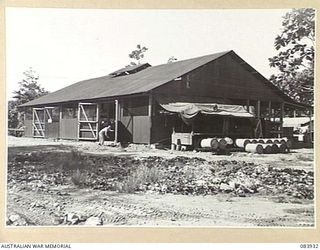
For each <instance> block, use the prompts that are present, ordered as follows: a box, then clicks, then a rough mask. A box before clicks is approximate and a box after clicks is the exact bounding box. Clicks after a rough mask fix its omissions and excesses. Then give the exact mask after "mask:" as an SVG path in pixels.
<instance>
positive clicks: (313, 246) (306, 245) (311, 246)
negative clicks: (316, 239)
mask: <svg viewBox="0 0 320 250" xmlns="http://www.w3.org/2000/svg"><path fill="white" fill-rule="evenodd" d="M300 248H305V249H318V248H319V244H310V243H309V244H300Z"/></svg>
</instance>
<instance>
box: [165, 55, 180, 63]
mask: <svg viewBox="0 0 320 250" xmlns="http://www.w3.org/2000/svg"><path fill="white" fill-rule="evenodd" d="M177 60H178V59H177V58H175V57H174V56H170V57H169V59H168V62H167V63H173V62H175V61H177Z"/></svg>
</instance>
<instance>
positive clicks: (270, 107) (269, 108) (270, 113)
mask: <svg viewBox="0 0 320 250" xmlns="http://www.w3.org/2000/svg"><path fill="white" fill-rule="evenodd" d="M271 117H272V103H271V101H269V103H268V118H269V120H270V121H271Z"/></svg>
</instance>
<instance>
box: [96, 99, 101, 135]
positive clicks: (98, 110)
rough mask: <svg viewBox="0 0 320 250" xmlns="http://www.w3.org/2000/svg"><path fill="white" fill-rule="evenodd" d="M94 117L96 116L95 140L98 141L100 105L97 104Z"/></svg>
mask: <svg viewBox="0 0 320 250" xmlns="http://www.w3.org/2000/svg"><path fill="white" fill-rule="evenodd" d="M96 112H97V113H96V115H97V118H96V121H97V124H96V131H97V132H96V140H98V139H99V129H100V127H99V125H100V103H97V110H96Z"/></svg>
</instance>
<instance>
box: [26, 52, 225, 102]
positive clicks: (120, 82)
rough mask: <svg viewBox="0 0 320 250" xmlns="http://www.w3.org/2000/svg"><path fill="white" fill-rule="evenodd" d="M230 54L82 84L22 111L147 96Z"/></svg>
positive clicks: (76, 84) (101, 78)
mask: <svg viewBox="0 0 320 250" xmlns="http://www.w3.org/2000/svg"><path fill="white" fill-rule="evenodd" d="M229 52H230V51H226V52H221V53H216V54H211V55H206V56H201V57H196V58H192V59H188V60H183V61H178V62H173V63H170V64H161V65H158V66H154V67H148V68H146V69H144V70H142V71H139V72H137V73H135V74H129V75H125V76H119V77H112V76H111V75H107V76H102V77H98V78H93V79H89V80H84V81H80V82H77V83H75V84H72V85H70V86H68V87H65V88H63V89H60V90H58V91H55V92H52V93H50V94H48V95H45V96H42V97H40V98H38V99H35V100H33V101H30V102H27V103H25V104H22V105H21V107H23V106H35V105H43V104H54V103H62V102H70V101H80V100H89V99H99V98H104V97H114V96H123V95H131V94H139V93H145V92H148V91H150V90H152V89H154V88H157V87H159V86H161V85H163V84H165V83H167V82H170V81H172V80H173V79H175V78H177V77H180V76H181V75H184V74H186V73H188V72H190V71H192V70H194V69H196V68H198V67H200V66H202V65H204V64H206V63H208V62H210V61H213V60H215V59H217V58H219V57H221V56H223V55H225V54H227V53H229Z"/></svg>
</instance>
